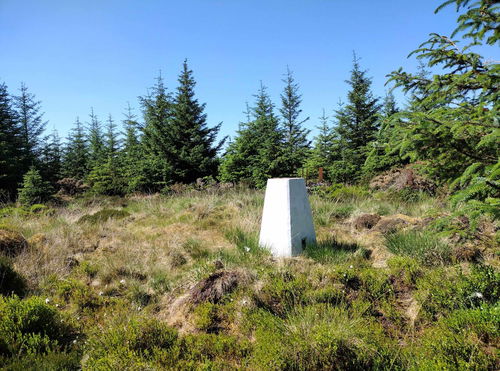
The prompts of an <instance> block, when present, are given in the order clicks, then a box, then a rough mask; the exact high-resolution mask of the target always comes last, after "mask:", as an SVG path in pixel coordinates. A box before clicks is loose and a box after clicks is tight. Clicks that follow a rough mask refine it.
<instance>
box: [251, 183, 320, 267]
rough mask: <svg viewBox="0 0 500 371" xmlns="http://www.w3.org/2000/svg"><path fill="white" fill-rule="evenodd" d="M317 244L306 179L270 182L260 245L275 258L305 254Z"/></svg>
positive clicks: (267, 189) (263, 214) (265, 200)
mask: <svg viewBox="0 0 500 371" xmlns="http://www.w3.org/2000/svg"><path fill="white" fill-rule="evenodd" d="M315 242H316V233H315V232H314V225H313V220H312V214H311V206H310V205H309V198H308V197H307V190H306V182H305V180H304V179H303V178H273V179H269V180H268V181H267V187H266V196H265V199H264V211H263V213H262V224H261V227H260V238H259V244H260V245H261V246H263V247H266V248H269V249H270V250H271V252H272V253H273V255H274V256H279V257H290V256H296V255H299V254H300V253H302V250H303V249H304V248H305V247H306V245H308V244H311V243H315Z"/></svg>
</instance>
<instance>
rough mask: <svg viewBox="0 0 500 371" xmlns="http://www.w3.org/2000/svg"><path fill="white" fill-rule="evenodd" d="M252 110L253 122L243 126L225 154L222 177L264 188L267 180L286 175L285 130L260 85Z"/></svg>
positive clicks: (262, 86) (221, 171)
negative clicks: (284, 156)
mask: <svg viewBox="0 0 500 371" xmlns="http://www.w3.org/2000/svg"><path fill="white" fill-rule="evenodd" d="M255 97H256V102H255V107H253V108H252V118H253V120H252V121H250V122H248V123H245V124H241V126H240V129H239V130H238V133H237V137H236V138H235V140H234V141H233V142H231V143H230V144H229V146H228V149H227V151H226V154H225V155H224V158H223V161H222V164H221V169H220V177H221V179H222V180H223V181H226V182H239V181H247V182H249V183H250V184H252V185H254V186H256V187H263V186H264V185H265V184H266V181H267V179H268V178H272V177H279V176H282V175H283V167H282V164H283V140H284V139H283V138H284V137H283V131H282V130H280V128H279V121H278V118H277V117H276V115H275V114H274V104H273V103H272V102H271V98H270V97H269V95H268V94H267V91H266V87H265V86H264V85H262V84H261V87H260V90H259V92H258V94H257V95H256V96H255Z"/></svg>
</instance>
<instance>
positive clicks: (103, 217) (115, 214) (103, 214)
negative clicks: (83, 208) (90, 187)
mask: <svg viewBox="0 0 500 371" xmlns="http://www.w3.org/2000/svg"><path fill="white" fill-rule="evenodd" d="M129 215H130V213H129V212H127V211H125V210H115V209H103V210H100V211H98V212H96V213H95V214H92V215H84V216H82V217H81V218H80V219H79V220H78V223H91V224H97V223H102V222H105V221H107V220H109V219H123V218H126V217H127V216H129Z"/></svg>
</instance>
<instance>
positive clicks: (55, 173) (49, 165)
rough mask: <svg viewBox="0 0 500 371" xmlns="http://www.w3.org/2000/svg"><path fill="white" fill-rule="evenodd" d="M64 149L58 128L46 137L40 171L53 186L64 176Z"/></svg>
mask: <svg viewBox="0 0 500 371" xmlns="http://www.w3.org/2000/svg"><path fill="white" fill-rule="evenodd" d="M62 155H63V153H62V149H61V139H60V138H59V134H58V132H57V130H55V129H54V130H53V131H52V133H51V134H50V135H48V136H47V137H45V140H44V145H43V148H42V156H41V161H40V167H41V169H40V172H41V175H42V177H43V178H44V179H46V180H47V181H48V182H49V183H50V184H51V185H52V186H55V184H56V183H57V181H58V180H59V179H61V177H62Z"/></svg>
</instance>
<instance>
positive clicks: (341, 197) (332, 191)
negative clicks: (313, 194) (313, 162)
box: [326, 184, 370, 202]
mask: <svg viewBox="0 0 500 371" xmlns="http://www.w3.org/2000/svg"><path fill="white" fill-rule="evenodd" d="M326 194H327V197H328V198H330V199H332V200H335V201H340V202H352V201H358V200H361V199H364V198H366V197H368V195H369V194H370V192H369V191H368V190H367V189H366V188H363V187H360V186H347V185H344V184H333V185H332V186H330V187H328V191H327V193H326Z"/></svg>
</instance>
